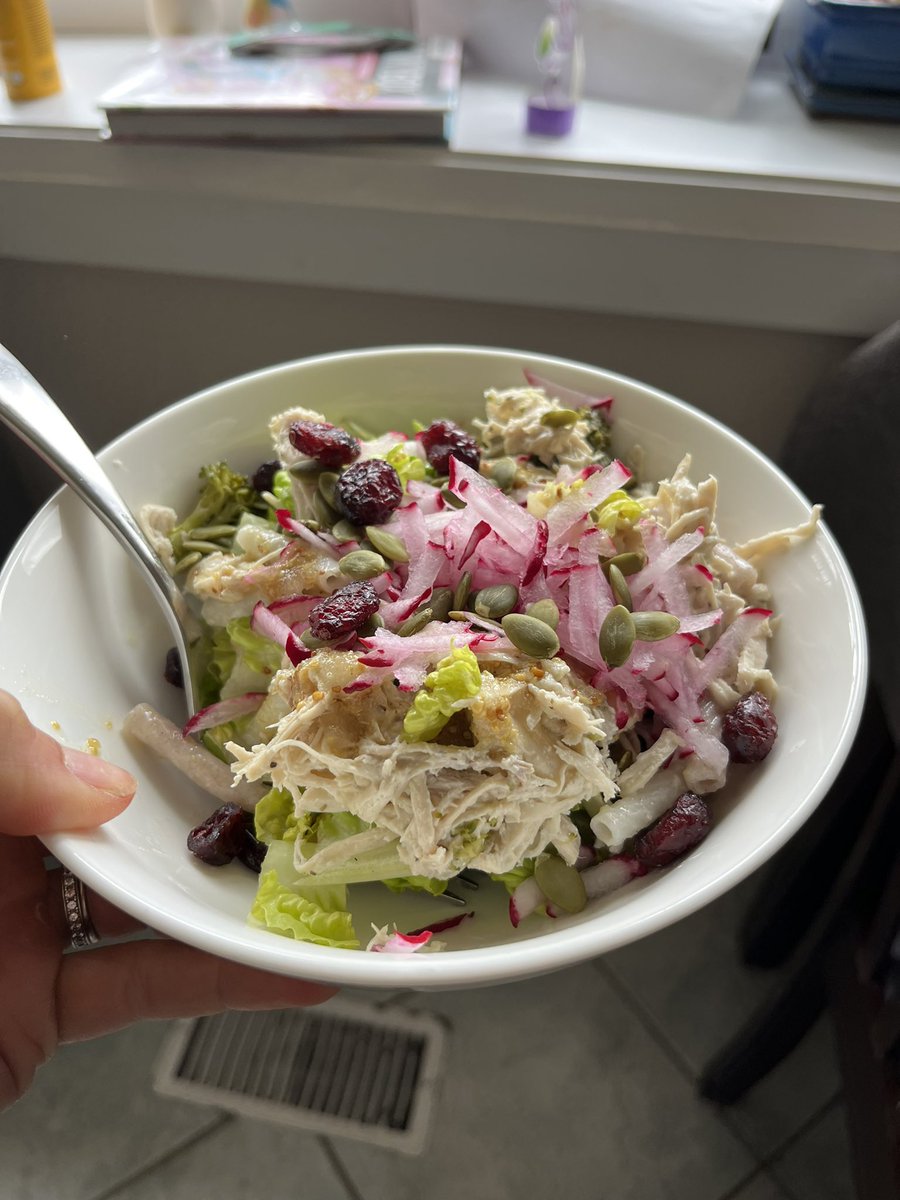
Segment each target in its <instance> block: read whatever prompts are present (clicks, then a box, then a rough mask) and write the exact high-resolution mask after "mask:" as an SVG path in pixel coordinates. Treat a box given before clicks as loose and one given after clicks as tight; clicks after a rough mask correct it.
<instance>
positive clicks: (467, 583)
mask: <svg viewBox="0 0 900 1200" xmlns="http://www.w3.org/2000/svg"><path fill="white" fill-rule="evenodd" d="M471 590H472V572H471V571H466V572H465V573H464V574H463V575H462V577H461V578H460V581H459V583H458V584H457V585H456V588H455V589H454V592H453V607H454V608H455V609H463V608H465V607H466V605H467V604H468V602H469V592H471Z"/></svg>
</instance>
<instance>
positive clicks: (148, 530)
mask: <svg viewBox="0 0 900 1200" xmlns="http://www.w3.org/2000/svg"><path fill="white" fill-rule="evenodd" d="M137 518H138V524H139V525H140V527H141V531H142V533H143V534H144V537H145V538H146V539H147V541H148V542H149V543H150V545H151V546H152V547H153V549H154V550H155V551H156V553H157V554H158V556H159V558H160V561H161V562H162V564H163V566H164V567H165V568H166V570H167V571H168V572H169V574H170V575H174V574H175V553H174V551H173V550H172V543H171V542H170V541H169V534H170V533H171V532H172V530H173V529H174V528H175V526H176V524H177V523H178V514H177V513H176V512H175V509H174V508H167V507H166V506H165V505H163V504H144V505H142V506H141V507H140V508H139V509H138V514H137Z"/></svg>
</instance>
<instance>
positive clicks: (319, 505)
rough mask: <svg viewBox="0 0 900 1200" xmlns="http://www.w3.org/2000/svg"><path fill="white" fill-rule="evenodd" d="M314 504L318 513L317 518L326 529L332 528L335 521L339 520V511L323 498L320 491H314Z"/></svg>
mask: <svg viewBox="0 0 900 1200" xmlns="http://www.w3.org/2000/svg"><path fill="white" fill-rule="evenodd" d="M312 506H313V512H314V513H315V514H316V520H317V521H318V523H319V525H320V526H324V528H325V529H330V528H331V526H332V525H333V524H334V523H335V521H337V520H338V513H337V512H336V511H335V509H333V508H332V507H331V505H330V504H329V503H328V501H327V500H325V499H324V498H323V496H322V494H321V493H320V492H313V498H312Z"/></svg>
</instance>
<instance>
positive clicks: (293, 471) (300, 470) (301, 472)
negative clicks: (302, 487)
mask: <svg viewBox="0 0 900 1200" xmlns="http://www.w3.org/2000/svg"><path fill="white" fill-rule="evenodd" d="M321 470H322V464H321V463H320V462H319V461H318V460H317V459H315V458H301V459H298V461H297V462H295V463H291V465H290V466H289V467H288V473H289V474H290V475H293V476H295V477H296V478H297V479H305V478H306V477H307V476H309V475H318V473H319V472H320V471H321Z"/></svg>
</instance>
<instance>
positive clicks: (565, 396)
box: [522, 367, 613, 412]
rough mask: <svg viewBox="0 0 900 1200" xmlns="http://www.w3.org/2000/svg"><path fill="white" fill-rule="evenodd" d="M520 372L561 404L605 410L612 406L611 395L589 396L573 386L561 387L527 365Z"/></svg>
mask: <svg viewBox="0 0 900 1200" xmlns="http://www.w3.org/2000/svg"><path fill="white" fill-rule="evenodd" d="M522 374H523V375H524V376H525V379H526V380H527V382H528V383H530V384H531V386H532V387H533V388H541V390H542V391H545V392H546V393H547V395H548V396H553V397H555V398H556V399H557V400H559V401H560V403H561V404H564V405H566V407H568V408H602V409H604V410H605V411H606V412H609V410H610V409H611V408H612V405H613V397H612V396H589V395H587V393H586V392H576V391H575V389H574V388H567V387H563V386H562V385H561V384H559V383H552V382H551V381H550V380H549V379H545V378H544V377H543V376H542V375H538V374H537V372H535V371H532V370H531V369H530V368H528V367H523V369H522Z"/></svg>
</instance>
